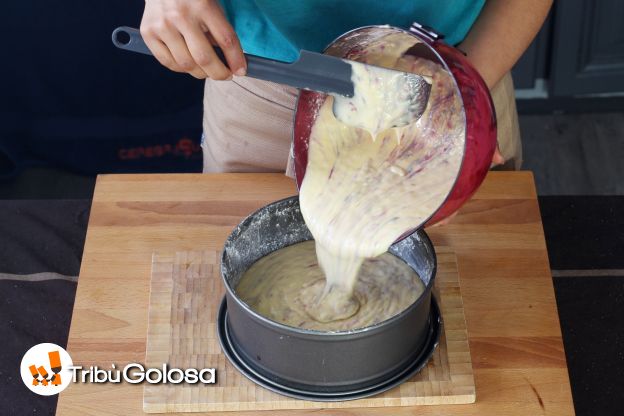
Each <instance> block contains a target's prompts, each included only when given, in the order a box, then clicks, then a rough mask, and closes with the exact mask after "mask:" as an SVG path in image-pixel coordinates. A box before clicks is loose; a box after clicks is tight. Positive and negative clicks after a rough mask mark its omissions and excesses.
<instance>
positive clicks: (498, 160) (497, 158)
mask: <svg viewBox="0 0 624 416" xmlns="http://www.w3.org/2000/svg"><path fill="white" fill-rule="evenodd" d="M503 163H505V158H504V157H503V155H502V154H501V152H500V150H498V145H497V146H496V149H495V150H494V156H493V157H492V165H491V167H494V166H497V165H502V164H503Z"/></svg>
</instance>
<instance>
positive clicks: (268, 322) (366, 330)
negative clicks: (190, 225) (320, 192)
mask: <svg viewBox="0 0 624 416" xmlns="http://www.w3.org/2000/svg"><path fill="white" fill-rule="evenodd" d="M293 200H295V201H296V204H297V206H299V196H298V195H293V196H290V197H287V198H282V199H279V200H277V201H274V202H271V203H270V204H267V205H264V206H263V207H260V208H258V209H257V210H255V211H254V212H252V213H251V214H249V215H247V216H246V217H245V218H244V219H243V220H241V221H240V222H239V223H238V225H237V226H236V227H235V228H234V230H233V231H232V232H231V233H230V234H229V235H228V237H227V238H226V240H225V243H224V244H223V249H222V250H221V256H220V264H219V270H220V272H221V279H222V280H223V286H224V287H225V290H226V294H227V295H229V297H230V298H232V299H234V301H235V302H236V303H237V304H238V305H239V306H240V307H242V308H243V310H245V312H247V313H249V314H250V315H251V316H252V317H253V318H255V319H256V320H258V321H260V322H261V323H262V324H264V325H265V326H269V327H271V328H275V329H281V330H282V331H286V332H292V333H295V334H298V335H306V336H320V337H323V338H326V337H331V338H344V337H350V336H353V335H368V334H371V333H374V332H377V331H379V330H383V328H385V327H387V326H391V325H392V324H394V323H396V322H398V321H400V320H402V319H403V318H404V317H405V316H407V315H409V314H410V313H411V311H412V310H413V309H415V308H416V307H417V306H419V305H420V304H421V303H422V302H424V299H425V298H430V297H431V291H432V290H433V285H434V283H435V278H436V274H437V270H438V258H437V255H436V252H435V247H434V245H433V243H432V241H431V239H430V238H429V236H428V235H427V233H426V232H425V230H424V229H422V228H419V229H417V230H415V231H414V232H413V233H411V234H410V235H408V236H406V237H404V238H401V239H400V240H398V241H396V242H394V243H393V245H394V244H397V243H398V242H400V241H403V240H404V239H405V238H407V237H410V236H411V235H413V234H417V235H418V237H419V238H420V239H422V241H423V243H424V245H425V247H427V248H428V249H430V253H431V257H432V261H433V267H432V269H431V278H430V279H429V282H428V283H427V284H426V285H425V289H424V290H423V293H421V294H420V296H419V297H418V298H416V300H415V301H414V302H413V303H411V304H410V305H409V306H408V307H407V308H405V309H403V310H402V311H401V312H399V313H397V314H396V315H393V316H391V317H390V318H388V319H385V320H383V321H381V322H377V323H376V324H373V325H369V326H365V327H362V328H356V329H348V330H340V331H319V330H316V329H307V328H300V327H296V326H291V325H286V324H283V323H281V322H277V321H274V320H272V319H270V318H267V317H266V316H264V315H261V314H260V313H258V312H256V311H255V310H253V309H252V308H251V307H250V306H249V305H247V303H245V302H244V301H243V300H241V299H240V298H239V297H238V296H237V295H236V291H235V288H233V287H232V286H231V285H230V283H229V281H228V279H227V277H226V275H227V274H228V272H227V270H226V268H225V265H224V260H225V258H226V257H227V253H226V249H227V247H228V246H229V245H231V244H232V243H233V239H234V237H235V235H234V233H235V232H236V230H238V229H239V227H240V226H242V225H244V224H245V223H250V222H251V221H252V220H253V219H254V218H255V217H257V216H258V214H259V213H260V212H262V211H263V210H266V209H269V208H270V207H274V206H276V205H279V204H284V203H287V202H290V201H293ZM304 224H305V223H304ZM312 240H313V239H312ZM303 241H310V240H303ZM303 241H301V242H303ZM294 244H297V243H294ZM291 245H292V244H291ZM284 247H288V246H284ZM284 247H282V248H284ZM391 247H392V246H391ZM390 254H393V253H390ZM393 255H394V254H393ZM410 268H411V266H410ZM416 273H417V274H418V272H416ZM418 277H419V278H420V275H418ZM421 280H422V278H421ZM423 283H424V282H423Z"/></svg>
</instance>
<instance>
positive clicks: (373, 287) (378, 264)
mask: <svg viewBox="0 0 624 416" xmlns="http://www.w3.org/2000/svg"><path fill="white" fill-rule="evenodd" d="M424 288H425V285H424V283H423V282H422V281H421V280H420V278H419V277H418V275H417V274H416V273H415V272H414V270H413V269H412V268H411V267H409V266H408V265H407V264H406V263H405V262H403V260H401V259H399V258H398V257H396V256H394V255H393V254H390V253H384V254H382V255H381V256H379V257H375V258H372V259H367V260H366V261H364V263H363V265H362V267H361V269H360V270H359V273H358V276H357V283H356V284H355V286H354V290H353V294H352V297H351V299H352V301H351V302H346V303H343V302H335V299H333V298H332V295H333V292H332V293H330V294H329V295H327V294H325V293H324V292H325V275H324V273H323V271H322V270H321V269H320V268H319V266H318V262H317V259H316V252H315V248H314V242H313V241H306V242H303V243H298V244H294V245H292V246H289V247H285V248H282V249H280V250H277V251H274V252H273V253H271V254H269V255H267V256H265V257H263V258H261V259H260V260H258V261H257V262H255V263H254V264H253V265H252V266H251V267H250V268H249V270H247V271H246V272H245V274H244V275H243V277H242V278H241V280H240V282H239V284H238V285H237V286H236V295H237V296H238V297H239V298H240V299H241V300H242V301H243V302H245V303H247V304H248V305H249V306H250V307H251V308H252V309H253V310H254V311H256V312H258V313H259V314H261V315H263V316H265V317H267V318H269V319H272V320H274V321H277V322H280V323H283V324H286V325H290V326H294V327H300V328H307V329H314V330H319V331H344V330H350V329H357V328H363V327H366V326H370V325H374V324H376V323H378V322H382V321H384V320H386V319H388V318H391V317H392V316H394V315H396V314H398V313H400V312H401V311H403V310H405V309H406V308H407V307H408V306H409V305H411V304H412V303H414V301H416V299H418V297H419V296H420V295H421V294H422V292H423V290H424Z"/></svg>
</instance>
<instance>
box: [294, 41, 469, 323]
mask: <svg viewBox="0 0 624 416" xmlns="http://www.w3.org/2000/svg"><path fill="white" fill-rule="evenodd" d="M413 43H414V40H413V38H411V37H409V36H405V35H404V34H394V35H390V36H386V37H384V38H382V39H379V40H377V41H376V42H373V43H371V44H370V46H368V47H367V49H366V50H364V51H363V52H360V53H361V54H362V55H361V56H364V57H366V59H365V62H366V63H371V64H376V65H380V66H385V67H389V68H395V69H399V70H403V71H408V72H413V73H416V74H424V75H426V76H428V77H430V78H431V79H432V88H431V93H430V96H429V102H428V104H427V108H426V110H425V113H424V114H423V115H422V117H421V118H420V119H419V120H418V121H417V122H415V123H412V124H410V125H408V126H405V127H401V128H390V127H392V126H393V124H394V123H395V120H394V118H393V117H392V115H390V116H388V115H387V114H386V113H385V111H386V108H387V107H386V106H384V105H382V104H383V102H384V101H392V100H400V99H401V95H400V91H396V90H393V89H392V88H391V87H392V83H391V82H388V81H387V80H384V79H381V80H379V79H375V77H376V76H377V75H378V74H377V73H376V72H375V71H370V70H368V69H367V68H366V67H364V66H361V65H357V64H355V65H353V72H354V76H353V80H354V86H355V96H354V97H353V99H340V100H338V101H336V105H335V106H334V98H333V97H328V98H327V99H326V101H325V103H324V104H323V106H322V107H321V109H320V112H319V115H318V118H317V119H316V121H315V124H314V126H313V127H312V132H311V135H310V144H309V150H308V165H307V169H306V174H305V178H304V180H303V183H302V186H301V190H300V194H299V201H300V204H301V212H302V214H303V217H304V219H305V222H306V225H307V226H308V228H309V229H310V231H311V232H312V235H313V236H314V239H315V240H316V252H317V256H318V261H319V264H320V266H321V268H322V269H323V271H324V272H325V276H326V278H327V285H326V288H325V290H324V292H323V293H324V295H327V296H329V295H330V294H331V295H332V297H331V299H329V298H328V300H327V302H321V303H320V304H321V305H323V304H336V303H340V302H342V304H343V305H345V307H343V308H339V307H336V306H334V308H333V309H334V310H339V311H342V310H350V311H353V310H354V308H353V307H351V308H350V309H349V308H348V307H347V306H348V305H350V304H352V303H353V302H355V301H356V300H357V299H354V298H352V297H351V293H352V291H353V289H354V287H355V285H356V278H357V276H358V270H359V268H360V266H361V265H362V263H363V262H364V260H365V259H366V258H373V257H375V256H378V255H380V254H382V253H384V252H385V251H387V249H388V247H389V246H390V245H391V244H392V243H393V242H394V241H395V240H396V239H398V238H399V237H400V236H401V235H402V234H404V233H405V232H407V231H409V230H410V229H411V228H413V227H414V226H417V225H419V224H422V223H423V222H424V221H426V219H427V218H428V217H429V216H430V215H431V214H432V213H434V212H435V211H436V209H437V208H438V207H439V206H440V205H441V203H442V202H443V200H444V198H445V197H446V195H447V194H448V192H449V191H450V189H451V188H452V186H453V183H454V180H455V177H456V175H457V173H458V170H459V167H460V164H461V158H462V150H463V144H464V127H463V126H464V112H463V108H462V101H461V97H460V96H459V93H458V91H457V89H456V86H455V82H454V80H453V78H452V76H451V75H450V74H449V73H448V72H447V70H446V69H445V68H444V67H442V66H441V65H439V64H437V63H435V62H433V61H430V60H426V59H421V58H416V57H414V56H410V55H406V56H402V55H403V52H404V51H406V50H407V49H408V48H410V47H411V46H412V45H413ZM338 48H339V46H338ZM389 50H391V51H396V52H398V53H397V55H396V56H389V54H388V51H389ZM350 58H354V57H350ZM367 103H369V104H370V103H380V105H367ZM332 106H334V108H333V111H332ZM395 107H396V106H395ZM334 112H335V113H336V114H341V119H343V120H344V119H345V118H344V114H345V113H348V112H350V119H349V125H347V124H344V123H342V122H340V121H339V120H337V119H336V117H335V116H334ZM352 125H355V126H361V127H362V128H356V127H352ZM386 284H387V285H391V283H390V282H388V283H386ZM331 310H332V309H331V308H328V309H327V311H331ZM343 317H344V316H335V318H336V319H340V318H343Z"/></svg>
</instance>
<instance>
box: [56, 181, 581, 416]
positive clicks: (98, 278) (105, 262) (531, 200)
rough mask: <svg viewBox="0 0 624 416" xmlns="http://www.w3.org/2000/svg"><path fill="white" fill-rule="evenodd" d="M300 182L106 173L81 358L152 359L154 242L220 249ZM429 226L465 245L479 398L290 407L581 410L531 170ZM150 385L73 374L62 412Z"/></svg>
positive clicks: (102, 362)
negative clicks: (250, 217) (248, 218)
mask: <svg viewBox="0 0 624 416" xmlns="http://www.w3.org/2000/svg"><path fill="white" fill-rule="evenodd" d="M295 193H296V189H295V186H294V184H293V182H292V180H290V179H288V178H287V177H285V176H284V175H282V174H218V175H199V174H197V175H189V174H180V175H103V176H100V177H98V181H97V186H96V189H95V195H94V199H93V205H92V209H91V216H90V219H89V228H88V230H87V239H86V243H85V250H84V254H83V259H82V266H81V272H80V278H79V281H78V289H77V295H76V302H75V304H74V313H73V317H72V324H71V329H70V334H69V341H68V350H69V353H70V355H71V356H72V359H73V361H74V363H75V364H77V365H82V366H86V367H88V366H93V365H98V366H100V367H102V368H110V365H111V363H115V364H116V365H117V366H118V367H119V366H123V365H125V364H126V363H129V362H144V361H145V351H146V336H147V320H148V319H147V318H148V317H147V310H148V304H149V289H150V271H151V259H152V253H153V252H165V253H166V252H175V251H197V250H199V251H204V250H214V251H219V250H221V247H222V244H223V242H224V240H225V238H226V237H227V235H228V234H229V232H230V231H231V229H232V227H233V226H234V225H236V224H237V223H238V222H239V221H240V219H241V218H242V217H243V216H245V215H247V214H249V213H251V212H252V211H253V210H255V209H257V208H260V207H261V206H263V205H266V204H267V203H269V202H272V201H274V200H276V199H280V198H285V197H287V196H290V195H293V194H295ZM427 232H428V233H429V235H430V237H431V238H432V240H433V242H434V244H435V245H436V246H448V247H450V248H451V249H452V250H453V251H454V252H455V253H456V255H457V263H458V268H459V274H460V276H461V286H462V297H463V301H464V312H465V316H466V324H467V329H468V339H469V343H470V352H471V356H472V363H473V368H474V378H475V384H476V395H477V401H476V403H474V404H467V405H440V406H416V407H385V408H361V409H340V410H337V409H336V410H334V409H327V410H324V411H319V410H297V411H292V410H285V411H283V414H284V415H303V414H308V413H314V414H318V413H321V414H337V412H339V413H340V415H355V414H362V415H373V414H388V415H393V416H394V415H396V416H401V415H414V414H418V415H492V416H499V415H542V414H547V415H571V414H574V408H573V405H572V397H571V393H570V384H569V379H568V371H567V368H566V362H565V355H564V351H563V343H562V340H561V331H560V328H559V319H558V316H557V307H556V303H555V296H554V290H553V285H552V279H551V276H550V270H549V265H548V256H547V253H546V245H545V241H544V235H543V230H542V224H541V221H540V212H539V207H538V205H537V200H536V195H535V187H534V183H533V178H532V175H531V173H529V172H490V173H489V174H488V177H487V178H486V180H485V182H484V183H483V185H482V186H481V188H480V189H479V191H478V192H477V193H476V194H475V196H474V197H473V198H472V200H471V201H469V202H468V203H467V204H466V205H465V206H464V207H463V208H462V210H461V211H460V214H459V215H458V216H457V217H456V218H454V220H453V221H452V222H451V223H450V224H448V225H446V226H442V227H434V228H432V229H429V230H427ZM142 393H143V388H142V387H141V386H140V385H131V384H124V383H119V384H72V385H70V386H69V387H68V388H67V389H66V390H65V391H64V392H63V393H61V394H60V397H59V401H58V408H57V414H59V415H84V414H95V415H134V414H141V413H142V412H143V411H142V402H143V401H142V395H143V394H142ZM256 413H258V412H239V413H237V414H240V415H251V414H256ZM269 413H270V414H275V413H278V412H276V411H270V412H269ZM229 414H232V413H229ZM267 414H268V413H267ZM280 414H281V413H280Z"/></svg>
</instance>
